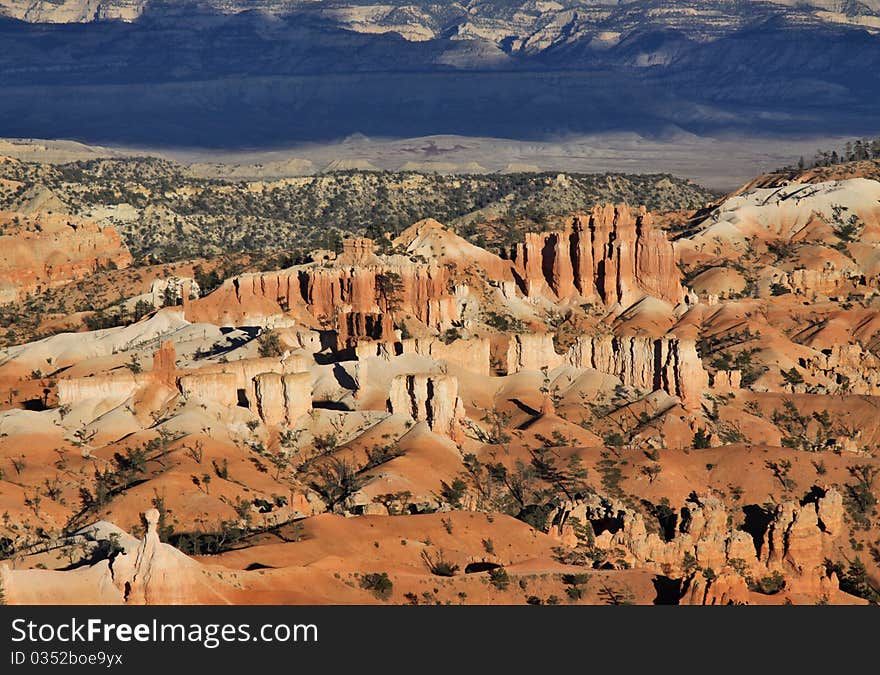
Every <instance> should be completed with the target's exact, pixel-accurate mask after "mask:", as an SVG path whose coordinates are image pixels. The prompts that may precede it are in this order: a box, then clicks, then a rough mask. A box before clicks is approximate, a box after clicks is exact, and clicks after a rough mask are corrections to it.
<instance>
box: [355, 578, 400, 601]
mask: <svg viewBox="0 0 880 675" xmlns="http://www.w3.org/2000/svg"><path fill="white" fill-rule="evenodd" d="M360 586H361V588H364V589H366V590H368V591H370V592H371V593H372V594H373V595H375V596H376V597H377V598H379V599H380V600H387V599H388V598H390V597H391V593H392V591H393V590H394V583H393V582H392V581H391V579H389V578H388V573H387V572H373V573H371V574H365V575H364V576H362V577H361V580H360Z"/></svg>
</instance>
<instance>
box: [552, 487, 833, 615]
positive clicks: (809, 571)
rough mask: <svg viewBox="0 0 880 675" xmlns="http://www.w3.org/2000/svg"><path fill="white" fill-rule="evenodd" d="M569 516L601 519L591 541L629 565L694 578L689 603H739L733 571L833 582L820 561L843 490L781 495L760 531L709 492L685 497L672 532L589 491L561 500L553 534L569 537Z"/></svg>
mask: <svg viewBox="0 0 880 675" xmlns="http://www.w3.org/2000/svg"><path fill="white" fill-rule="evenodd" d="M573 519H576V520H573ZM569 521H571V522H580V523H581V524H589V523H602V524H603V525H602V527H603V528H604V531H603V532H601V533H600V534H598V535H597V536H596V537H595V546H596V547H598V548H599V549H602V550H605V551H609V552H611V551H616V554H617V555H620V554H621V553H623V554H625V560H626V561H627V562H628V563H629V564H631V565H634V566H637V567H648V568H652V569H656V570H657V571H658V572H659V573H662V574H664V575H666V576H668V577H675V578H685V577H688V576H691V577H692V579H691V582H690V583H691V584H693V583H696V584H697V587H696V588H695V587H693V586H692V587H691V589H690V593H689V596H688V599H689V601H690V602H692V603H694V602H695V603H696V604H704V603H705V604H716V603H724V604H727V603H728V602H743V601H745V599H746V598H747V594H746V593H744V590H747V589H744V583H740V581H737V580H736V579H735V578H734V577H735V576H739V577H740V578H741V579H742V580H743V582H744V581H745V579H747V578H748V579H759V578H762V577H765V576H768V575H770V574H772V573H773V572H774V571H775V572H779V573H780V574H782V575H783V576H784V577H785V578H786V580H787V583H789V584H790V585H791V586H793V587H794V588H796V589H798V588H801V589H803V588H812V589H813V592H816V593H817V594H818V593H820V592H821V590H822V589H824V588H826V587H827V589H829V590H830V589H832V588H834V589H836V584H833V583H829V579H828V573H827V572H826V570H825V565H824V561H825V559H826V558H828V557H829V556H832V548H833V540H834V538H835V537H836V536H837V535H838V534H839V533H840V532H841V528H842V526H843V522H844V521H843V497H842V495H841V494H840V492H838V491H837V490H836V489H834V488H829V489H828V490H827V491H824V494H823V495H822V496H820V497H818V499H817V500H816V501H814V502H808V503H806V504H804V505H800V504H799V503H797V502H792V501H786V502H783V503H782V504H780V505H779V506H778V507H777V509H776V511H775V513H773V514H772V518H771V520H770V523H769V525H768V528H767V532H766V533H765V534H762V535H760V536H757V535H755V534H750V533H748V532H746V531H743V530H738V529H731V527H730V525H729V522H730V520H729V516H728V512H727V509H726V508H725V506H724V504H723V502H722V501H721V500H720V499H718V498H717V497H714V496H711V495H708V496H701V497H697V496H694V495H692V496H691V497H690V498H688V500H687V501H686V502H685V505H684V508H683V509H682V510H681V518H680V520H679V523H678V527H677V529H676V531H674V532H671V533H667V535H666V536H667V537H668V538H667V539H665V540H664V538H662V537H661V536H660V535H659V534H657V533H656V532H649V530H648V528H647V525H646V523H645V520H644V517H643V516H642V514H641V513H638V512H636V511H633V510H632V509H631V508H629V507H628V506H626V505H624V504H622V503H619V502H616V501H614V500H607V499H604V498H601V497H598V496H595V495H594V496H592V497H589V498H586V499H584V500H580V501H577V502H571V503H566V504H563V505H561V506H560V507H559V508H558V509H557V511H556V512H555V514H553V515H552V516H551V519H550V520H549V522H550V523H551V525H550V531H551V534H555V535H556V536H560V537H561V538H562V539H563V541H568V542H569V543H570V544H573V543H574V542H575V541H576V540H575V539H573V537H572V535H573V530H572V527H571V525H567V523H569ZM609 528H610V529H609ZM670 535H671V536H670ZM694 569H698V570H712V572H713V573H715V574H716V575H717V576H716V577H715V578H714V579H713V578H712V576H711V575H708V576H707V575H702V578H699V579H698V578H697V577H698V576H700V575H694ZM719 573H720V574H719ZM713 586H714V589H713Z"/></svg>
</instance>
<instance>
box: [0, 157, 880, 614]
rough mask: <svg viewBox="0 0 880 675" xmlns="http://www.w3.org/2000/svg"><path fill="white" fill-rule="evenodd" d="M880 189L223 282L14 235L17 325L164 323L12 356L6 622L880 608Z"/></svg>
mask: <svg viewBox="0 0 880 675" xmlns="http://www.w3.org/2000/svg"><path fill="white" fill-rule="evenodd" d="M869 164H871V166H869V167H868V166H866V165H865V163H855V164H842V165H839V166H838V167H836V168H835V169H834V170H833V171H826V172H816V171H810V170H806V171H804V172H802V173H801V174H797V173H795V174H792V175H786V176H784V177H783V176H781V175H776V176H763V177H761V178H759V179H756V181H755V182H754V183H751V184H749V185H746V186H743V188H741V189H740V190H736V191H734V192H732V193H731V194H729V195H726V196H723V197H719V198H718V199H716V200H714V201H712V202H707V203H706V204H705V205H704V206H703V207H702V208H698V209H683V210H676V211H666V212H661V211H657V212H654V211H651V210H649V209H647V208H645V207H644V206H642V205H640V204H629V205H627V204H624V203H614V204H609V203H596V204H594V205H593V206H592V207H591V208H589V209H585V210H581V211H574V212H570V213H567V214H564V215H559V216H556V217H554V218H552V219H548V220H547V221H546V222H545V223H544V224H543V227H539V228H536V229H534V230H533V231H526V232H520V231H519V230H516V229H514V230H513V231H512V234H511V235H510V237H511V238H512V239H513V241H510V242H509V243H508V245H504V246H498V247H494V248H489V247H484V246H481V245H480V243H481V242H480V241H479V239H478V238H477V237H474V236H469V232H470V230H469V229H468V227H466V226H465V225H464V224H462V223H458V224H455V225H450V224H443V223H441V222H439V221H438V220H434V219H421V220H418V219H414V222H412V223H410V224H408V226H407V227H405V228H402V229H398V230H396V231H391V230H389V231H386V232H384V233H381V234H377V236H374V237H368V236H364V235H363V233H357V234H352V235H351V236H348V237H346V238H344V239H343V240H342V241H340V242H339V245H338V246H334V247H328V248H321V249H316V250H312V251H310V252H309V254H308V255H307V256H301V257H299V258H297V259H295V260H288V261H287V262H288V263H289V264H287V265H285V266H282V267H280V268H278V269H252V270H246V271H237V272H234V273H231V274H228V275H222V276H223V278H217V279H216V280H214V281H211V283H210V284H208V278H209V277H208V274H207V273H206V269H207V270H211V271H214V270H219V271H217V273H216V275H217V276H218V277H219V276H221V273H222V271H223V270H224V269H225V268H223V267H221V266H219V264H217V265H215V264H214V262H213V261H212V260H211V259H209V258H204V259H200V260H199V261H198V266H199V272H198V273H196V271H195V268H196V262H195V261H189V262H187V263H186V264H183V263H175V265H170V264H169V265H144V264H143V263H142V262H138V261H134V260H133V259H132V256H131V254H130V253H129V251H128V249H127V248H126V246H125V244H124V243H123V242H122V240H121V238H120V235H119V234H117V233H116V232H115V230H112V229H110V228H109V226H108V227H105V228H103V229H102V228H100V227H99V226H97V225H90V224H88V223H85V222H82V223H81V222H80V221H77V220H70V219H67V218H66V217H62V216H60V215H58V214H54V215H50V214H48V213H42V212H38V211H37V212H34V213H31V214H29V215H23V214H20V213H19V214H13V213H11V212H10V213H5V214H3V216H2V219H3V221H2V222H4V223H7V224H8V225H7V227H6V229H5V230H4V234H3V238H4V239H8V240H9V242H10V246H9V247H5V248H4V252H5V251H10V252H11V253H10V254H8V255H7V256H6V258H4V259H2V260H0V262H2V263H3V264H4V265H5V266H6V267H0V278H2V279H4V280H5V284H6V285H5V286H4V288H9V289H12V290H9V291H6V292H7V295H6V296H4V297H5V298H6V300H7V304H6V305H4V306H3V311H7V309H8V308H9V307H14V306H16V303H20V302H25V300H22V298H23V297H24V296H27V295H30V296H32V297H31V298H30V299H28V300H26V302H32V301H33V296H36V297H40V295H41V294H46V293H48V292H49V289H52V288H56V289H58V288H60V289H62V290H63V289H65V288H67V287H68V286H69V287H70V288H73V287H74V286H75V285H76V284H81V283H88V282H89V280H90V279H91V278H92V277H93V276H94V277H97V276H101V275H105V276H107V277H108V278H109V279H111V280H112V281H114V282H115V284H116V285H115V288H116V290H117V292H118V295H119V296H120V297H118V298H112V299H111V302H112V303H113V304H112V305H111V306H110V307H109V308H107V309H106V310H101V311H104V314H105V316H106V315H107V314H108V312H109V311H110V309H111V308H114V307H121V306H126V307H128V306H132V305H133V304H137V306H138V307H139V308H140V311H141V312H142V315H140V316H135V315H134V314H125V315H121V314H114V315H113V316H115V317H116V321H118V325H106V326H102V327H98V328H94V327H90V326H89V325H87V323H89V322H91V323H94V321H95V319H94V316H95V313H96V312H97V311H98V310H92V312H91V313H89V312H84V313H82V316H81V317H80V321H81V323H80V326H79V327H78V328H77V329H75V330H58V331H51V330H49V332H50V333H51V334H49V335H47V336H45V337H37V338H34V339H29V340H24V341H21V342H18V343H15V344H10V345H8V346H6V347H3V348H0V471H2V473H0V510H2V511H3V512H4V513H5V514H6V517H4V520H3V522H2V523H0V584H2V588H3V591H4V597H5V599H6V601H7V602H10V603H42V602H46V601H47V600H49V599H52V600H53V601H56V602H64V603H71V604H81V603H106V604H166V603H172V604H174V603H193V604H204V603H254V604H260V603H263V604H267V603H268V604H272V603H293V604H297V603H303V604H309V603H321V604H323V603H384V602H394V603H409V604H419V603H427V604H433V603H434V602H441V603H443V602H446V601H448V602H456V603H465V604H470V603H476V604H483V603H486V604H493V603H500V604H521V603H528V604H559V603H568V602H571V603H591V604H592V603H603V602H604V603H609V604H621V602H625V603H629V602H636V603H644V604H650V603H655V604H699V605H704V604H705V605H711V604H787V603H792V604H814V603H822V604H824V603H828V604H865V603H874V604H876V603H877V602H878V600H880V595H878V592H877V588H878V581H880V568H878V566H877V556H876V555H874V553H875V552H876V551H877V547H878V545H880V540H878V530H877V522H878V521H877V497H878V489H880V484H878V481H877V476H878V474H880V466H878V459H877V455H876V451H877V446H878V442H880V441H878V439H880V422H878V421H877V417H876V415H875V414H874V410H875V407H876V397H877V396H878V395H880V392H878V387H880V378H878V376H877V368H878V361H877V359H878V354H880V352H877V350H878V349H880V315H878V304H877V303H878V302H880V299H878V297H877V294H876V288H877V284H878V269H877V267H876V265H877V260H880V256H878V243H880V237H878V232H880V183H878V182H877V180H876V176H877V175H878V174H877V173H873V174H872V173H871V172H872V171H875V172H876V171H878V169H877V167H876V162H873V163H869ZM560 189H562V190H564V189H565V188H564V187H562V188H560ZM475 218H479V215H477V216H475ZM12 223H16V224H15V225H12ZM22 223H24V225H22ZM37 224H39V228H38V227H37ZM525 224H526V225H527V224H528V223H525ZM495 226H497V223H496V222H494V221H492V220H491V219H488V220H486V221H485V222H483V223H481V224H480V225H479V226H477V227H476V229H477V230H478V231H479V230H483V229H486V228H489V227H495ZM17 251H21V252H22V253H20V254H19V253H16V252H17ZM61 252H63V257H62V255H61ZM99 268H100V269H99ZM7 270H8V271H7ZM133 272H134V273H136V274H138V275H140V276H139V277H137V278H135V277H132V276H131V275H132V273H133ZM2 274H5V275H6V276H2ZM86 288H87V287H86ZM78 292H81V291H78ZM85 292H87V291H85ZM135 300H137V302H136V303H133V301H135ZM4 316H7V315H6V314H4ZM66 318H68V319H70V317H66ZM52 320H53V321H55V320H56V319H55V318H53V319H52ZM48 325H49V326H50V327H51V325H54V324H48ZM90 328H91V329H90ZM112 542H115V543H113V544H112V545H111V543H112ZM498 570H501V572H499V571H498ZM502 572H503V574H504V576H503V577H502ZM380 573H384V574H385V575H386V577H387V578H388V580H389V584H390V586H389V588H390V589H392V590H389V591H388V592H385V591H381V592H380V591H377V589H376V588H374V587H371V586H370V583H369V581H368V579H369V578H371V577H370V575H373V574H380ZM504 578H506V579H508V581H507V583H504V582H503V581H501V580H502V579H504ZM365 580H367V581H365ZM510 580H514V581H515V582H518V583H510ZM426 581H428V582H430V584H431V588H434V590H433V591H431V592H427V593H426V592H425V588H427V586H425V582H426ZM441 581H442V583H441Z"/></svg>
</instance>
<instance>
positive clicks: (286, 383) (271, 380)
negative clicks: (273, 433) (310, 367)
mask: <svg viewBox="0 0 880 675" xmlns="http://www.w3.org/2000/svg"><path fill="white" fill-rule="evenodd" d="M254 384H255V397H256V408H257V413H258V414H259V416H260V418H261V419H262V420H263V422H265V423H266V424H267V425H268V426H270V427H278V426H279V425H282V424H283V425H287V426H291V427H292V426H295V425H296V423H297V420H299V418H300V417H302V416H303V415H307V414H308V413H309V412H311V410H312V376H311V375H310V374H309V373H289V374H287V375H281V374H279V373H263V374H261V375H257V376H256V378H254Z"/></svg>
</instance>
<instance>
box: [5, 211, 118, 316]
mask: <svg viewBox="0 0 880 675" xmlns="http://www.w3.org/2000/svg"><path fill="white" fill-rule="evenodd" d="M0 233H2V234H0V304H4V303H6V302H14V301H16V300H20V299H22V298H23V297H25V296H27V295H30V294H33V293H38V292H40V291H43V290H47V289H50V288H57V287H58V286H63V285H64V284H66V283H68V282H70V281H75V280H77V279H81V278H83V277H84V276H86V275H88V274H91V273H92V272H95V271H96V270H99V269H102V268H105V267H114V268H124V267H128V266H129V265H131V262H132V258H131V254H130V253H129V252H128V249H127V248H126V246H125V244H123V243H122V239H121V238H120V237H119V235H118V234H117V233H116V231H115V230H114V229H112V228H109V227H107V228H103V229H102V228H100V227H98V226H97V225H95V224H94V223H89V222H83V221H78V220H75V219H72V218H70V217H68V216H62V215H58V214H39V215H35V216H31V215H25V214H20V213H18V214H17V213H6V212H0Z"/></svg>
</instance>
